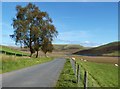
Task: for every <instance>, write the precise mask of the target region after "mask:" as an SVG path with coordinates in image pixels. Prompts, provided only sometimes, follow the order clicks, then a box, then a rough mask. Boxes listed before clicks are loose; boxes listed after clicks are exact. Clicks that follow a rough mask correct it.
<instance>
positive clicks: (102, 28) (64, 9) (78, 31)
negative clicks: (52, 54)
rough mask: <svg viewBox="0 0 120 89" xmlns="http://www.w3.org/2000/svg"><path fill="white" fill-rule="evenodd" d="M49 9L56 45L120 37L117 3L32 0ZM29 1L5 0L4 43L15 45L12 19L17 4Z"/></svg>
mask: <svg viewBox="0 0 120 89" xmlns="http://www.w3.org/2000/svg"><path fill="white" fill-rule="evenodd" d="M32 3H33V4H35V5H36V6H38V7H39V9H40V10H42V11H46V12H48V14H49V16H50V17H51V18H52V20H53V24H54V25H55V27H56V30H57V31H58V33H59V34H58V36H57V38H55V39H54V41H53V43H54V44H80V45H83V46H89V47H94V46H99V45H102V44H106V43H109V42H113V41H117V40H118V3H117V2H32ZM27 4H28V2H2V28H0V29H2V41H1V42H0V44H2V45H11V46H15V42H14V40H13V39H11V38H10V37H9V35H11V34H13V31H14V29H13V28H12V25H11V24H12V19H13V18H14V17H15V15H16V13H17V12H16V9H15V7H16V5H21V6H26V5H27Z"/></svg>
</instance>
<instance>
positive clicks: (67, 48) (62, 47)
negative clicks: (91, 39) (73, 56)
mask: <svg viewBox="0 0 120 89" xmlns="http://www.w3.org/2000/svg"><path fill="white" fill-rule="evenodd" d="M53 46H54V51H56V52H57V51H61V52H63V51H64V52H69V53H74V52H77V51H79V50H83V49H85V47H83V46H81V45H77V44H74V45H73V44H54V45H53Z"/></svg>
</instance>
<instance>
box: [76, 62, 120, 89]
mask: <svg viewBox="0 0 120 89" xmlns="http://www.w3.org/2000/svg"><path fill="white" fill-rule="evenodd" d="M77 63H78V64H80V71H81V83H80V86H81V87H83V75H84V70H86V71H87V72H88V87H117V86H118V67H116V66H114V65H112V64H103V63H94V62H84V61H81V60H77Z"/></svg>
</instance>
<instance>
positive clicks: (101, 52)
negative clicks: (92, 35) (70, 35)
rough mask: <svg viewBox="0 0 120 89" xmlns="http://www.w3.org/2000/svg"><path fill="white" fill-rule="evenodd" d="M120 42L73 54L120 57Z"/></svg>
mask: <svg viewBox="0 0 120 89" xmlns="http://www.w3.org/2000/svg"><path fill="white" fill-rule="evenodd" d="M119 46H120V42H112V43H108V44H105V45H102V46H99V47H95V48H90V49H86V50H81V51H78V52H75V53H73V54H77V55H86V56H120V54H119V53H120V51H118V50H120V48H119Z"/></svg>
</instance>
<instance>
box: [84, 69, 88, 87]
mask: <svg viewBox="0 0 120 89" xmlns="http://www.w3.org/2000/svg"><path fill="white" fill-rule="evenodd" d="M84 89H87V71H86V70H85V73H84Z"/></svg>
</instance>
